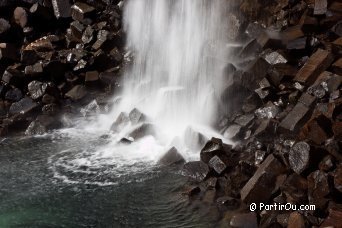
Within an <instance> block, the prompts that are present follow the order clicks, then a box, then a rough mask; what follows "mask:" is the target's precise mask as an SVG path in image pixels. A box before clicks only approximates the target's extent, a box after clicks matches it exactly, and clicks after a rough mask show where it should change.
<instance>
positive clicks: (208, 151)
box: [200, 138, 224, 164]
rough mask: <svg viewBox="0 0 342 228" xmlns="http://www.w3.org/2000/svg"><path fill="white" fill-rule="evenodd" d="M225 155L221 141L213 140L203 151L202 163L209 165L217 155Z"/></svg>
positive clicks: (201, 155)
mask: <svg viewBox="0 0 342 228" xmlns="http://www.w3.org/2000/svg"><path fill="white" fill-rule="evenodd" d="M223 153H224V148H223V143H222V140H221V139H218V138H212V139H211V140H210V141H208V142H207V143H206V144H205V146H204V148H203V149H202V150H201V153H200V157H201V161H203V162H205V163H207V164H208V162H209V161H210V159H211V158H213V157H214V156H215V155H220V154H223Z"/></svg>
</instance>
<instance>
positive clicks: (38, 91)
mask: <svg viewBox="0 0 342 228" xmlns="http://www.w3.org/2000/svg"><path fill="white" fill-rule="evenodd" d="M47 87H48V84H47V83H43V82H39V81H32V82H30V83H29V84H28V85H27V88H28V91H29V93H30V96H31V98H32V99H34V100H37V99H39V98H41V97H43V95H44V94H45V92H46V89H47Z"/></svg>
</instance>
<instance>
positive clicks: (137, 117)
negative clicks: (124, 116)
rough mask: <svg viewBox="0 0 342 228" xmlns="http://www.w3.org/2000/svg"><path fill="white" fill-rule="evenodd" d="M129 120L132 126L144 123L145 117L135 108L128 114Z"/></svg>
mask: <svg viewBox="0 0 342 228" xmlns="http://www.w3.org/2000/svg"><path fill="white" fill-rule="evenodd" d="M128 116H129V120H130V121H131V123H132V124H133V125H136V124H138V123H141V122H143V121H146V120H147V118H146V116H145V115H144V114H143V113H142V112H140V111H139V110H138V109H137V108H134V109H133V110H132V111H131V112H130V113H129V114H128Z"/></svg>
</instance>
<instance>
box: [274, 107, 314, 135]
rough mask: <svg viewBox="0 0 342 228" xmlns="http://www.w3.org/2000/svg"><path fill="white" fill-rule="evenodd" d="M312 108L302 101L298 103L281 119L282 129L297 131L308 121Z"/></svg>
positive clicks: (280, 126)
mask: <svg viewBox="0 0 342 228" xmlns="http://www.w3.org/2000/svg"><path fill="white" fill-rule="evenodd" d="M310 110H311V108H309V107H307V106H306V105H304V104H302V103H297V105H296V106H295V107H294V108H293V109H292V110H291V112H290V113H289V114H288V115H287V116H286V117H285V118H284V119H283V120H282V121H281V123H280V125H279V128H280V130H282V131H290V132H295V131H297V130H299V128H300V127H301V126H302V125H303V124H304V123H305V122H306V121H307V119H308V118H309V115H310Z"/></svg>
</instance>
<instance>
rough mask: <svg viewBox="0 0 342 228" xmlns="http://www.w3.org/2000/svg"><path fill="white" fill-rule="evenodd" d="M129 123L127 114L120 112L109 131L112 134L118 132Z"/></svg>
mask: <svg viewBox="0 0 342 228" xmlns="http://www.w3.org/2000/svg"><path fill="white" fill-rule="evenodd" d="M129 121H130V119H129V116H128V115H127V113H124V112H121V113H120V114H119V116H118V117H117V119H116V120H115V122H114V123H113V124H112V126H111V128H110V129H111V130H112V131H114V132H119V131H121V130H122V129H123V128H124V127H125V126H127V125H128V123H129Z"/></svg>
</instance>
